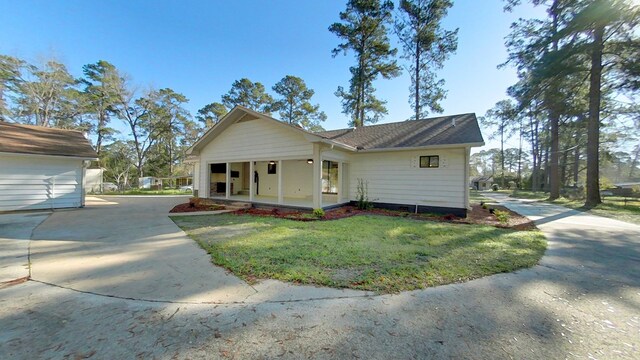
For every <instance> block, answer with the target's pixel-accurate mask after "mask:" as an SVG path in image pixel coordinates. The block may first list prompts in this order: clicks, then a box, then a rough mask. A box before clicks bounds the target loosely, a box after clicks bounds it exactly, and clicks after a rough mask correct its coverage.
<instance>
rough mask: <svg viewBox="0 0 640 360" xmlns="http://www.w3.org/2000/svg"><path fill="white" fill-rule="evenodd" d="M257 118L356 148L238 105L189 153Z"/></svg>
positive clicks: (312, 138) (310, 137)
mask: <svg viewBox="0 0 640 360" xmlns="http://www.w3.org/2000/svg"><path fill="white" fill-rule="evenodd" d="M255 119H262V120H265V121H269V122H271V123H272V124H276V125H277V126H282V127H285V128H287V129H289V130H291V131H295V132H298V133H300V134H302V135H304V136H305V138H306V139H307V140H309V141H311V142H324V143H328V144H331V145H335V146H338V147H341V148H344V149H347V150H352V151H354V150H355V148H354V147H352V146H350V145H346V144H343V143H339V142H335V141H332V140H330V139H327V138H325V137H323V136H321V135H319V134H317V133H312V132H310V131H307V130H304V129H303V128H301V127H298V126H294V125H291V124H288V123H286V122H283V121H280V120H278V119H274V118H272V117H271V116H268V115H265V114H263V113H259V112H257V111H254V110H251V109H249V108H246V107H244V106H240V105H236V106H235V107H234V108H233V109H231V111H229V112H228V113H227V114H226V115H225V116H223V117H222V119H220V121H218V123H217V124H215V125H214V126H212V127H211V128H210V129H209V130H207V132H205V133H204V135H202V136H201V137H200V139H198V141H196V142H195V144H193V145H192V146H191V147H190V148H189V149H188V150H187V155H191V154H194V153H195V154H197V152H198V151H200V150H201V149H202V148H203V147H205V146H206V145H207V144H208V143H210V142H211V141H212V140H213V139H214V138H215V137H217V136H218V135H220V134H221V133H222V132H223V131H224V130H226V129H227V128H228V127H229V126H231V125H232V124H234V123H236V122H238V121H241V120H255Z"/></svg>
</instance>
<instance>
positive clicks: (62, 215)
mask: <svg viewBox="0 0 640 360" xmlns="http://www.w3.org/2000/svg"><path fill="white" fill-rule="evenodd" d="M103 200H104V201H110V202H116V203H117V204H111V205H108V206H112V207H113V209H117V211H109V210H101V208H100V206H98V205H95V206H90V207H89V208H87V209H84V210H79V211H70V212H57V213H54V214H53V215H52V216H51V217H50V218H49V219H48V220H47V221H45V222H44V223H43V224H42V225H41V226H40V227H38V228H37V230H36V232H35V238H36V239H41V240H34V241H32V251H34V253H33V254H32V255H33V269H32V270H33V275H34V278H35V279H36V280H42V281H44V279H48V280H50V281H51V282H56V283H60V284H62V285H63V286H68V287H74V286H75V287H82V288H83V290H84V291H91V292H96V293H106V294H109V293H111V294H117V293H118V292H119V291H123V292H122V294H123V295H126V294H135V295H136V296H135V297H134V298H138V296H140V298H154V299H170V298H175V299H176V300H177V301H183V300H185V299H187V300H189V299H192V300H193V299H195V300H197V301H196V302H201V301H202V300H206V299H209V300H210V299H218V300H225V298H224V296H225V294H224V293H221V292H219V291H218V290H219V289H225V290H226V291H231V292H234V293H235V294H238V295H239V296H238V297H233V298H229V300H231V299H237V298H240V297H242V296H244V295H245V294H248V295H247V296H249V297H248V301H245V302H242V303H227V304H192V303H180V302H178V303H174V302H167V303H154V302H148V301H139V300H124V299H118V298H110V297H104V296H96V295H94V294H85V293H79V292H76V291H69V290H67V289H64V288H60V287H55V286H48V285H46V284H43V283H41V282H38V281H29V282H27V283H23V284H19V285H14V286H11V287H8V288H4V289H0V358H11V359H23V358H24V359H31V358H92V357H93V358H134V357H138V358H158V359H173V358H192V359H193V358H224V359H232V358H238V359H240V358H278V359H282V358H285V359H299V358H319V359H325V358H339V359H342V358H363V359H389V358H435V359H450V358H465V359H467V358H472V359H558V358H594V359H612V358H622V359H638V358H640V226H638V225H633V224H627V223H622V222H619V221H616V220H611V219H605V218H601V217H597V216H590V215H585V214H582V213H579V212H576V211H573V210H568V209H565V208H562V207H558V206H553V205H545V204H523V203H520V202H515V201H506V199H502V200H505V201H506V203H507V204H508V206H509V207H512V208H514V209H516V210H518V211H520V212H521V213H523V214H525V215H528V216H531V217H532V218H534V219H535V220H536V222H537V223H538V225H539V227H540V228H541V230H542V231H544V232H545V234H546V235H547V237H548V238H549V248H548V250H547V253H546V254H545V256H544V257H543V259H542V261H541V263H540V265H538V266H535V267H533V268H531V269H526V270H521V271H518V272H515V273H509V274H499V275H494V276H489V277H486V278H482V279H477V280H474V281H470V282H466V283H462V284H452V285H447V286H439V287H435V288H430V289H425V290H420V291H412V292H405V293H401V294H395V295H384V296H373V297H365V298H362V297H359V295H360V294H355V295H356V296H355V297H349V296H347V297H343V298H336V297H330V298H326V299H322V300H313V301H291V302H288V301H282V300H283V299H286V296H287V294H290V293H292V292H294V293H295V292H296V291H297V289H298V287H292V286H291V287H284V288H283V287H278V285H277V284H275V285H273V283H270V282H266V284H271V285H273V287H272V289H273V288H275V289H278V290H277V291H271V292H269V291H262V292H261V291H260V289H258V292H257V293H255V291H254V290H253V289H251V288H249V287H247V286H246V285H244V284H243V283H241V282H238V280H237V279H235V278H234V277H232V276H227V275H225V274H224V272H223V273H222V275H221V277H220V279H219V280H216V281H223V280H224V281H223V283H222V284H223V285H220V284H221V283H220V282H212V281H213V280H211V279H209V278H208V277H207V276H206V273H211V272H213V273H214V274H218V273H219V269H217V268H215V267H213V266H210V265H209V263H208V257H207V256H206V255H205V254H203V252H202V250H200V249H199V248H197V247H196V246H195V245H194V244H193V243H192V242H191V241H190V240H188V239H187V238H185V237H184V236H183V234H182V233H181V232H180V231H179V230H177V228H176V227H175V226H174V225H172V223H171V222H170V220H168V219H167V217H166V211H167V210H168V207H169V205H170V204H167V203H165V202H163V201H168V200H166V199H165V200H163V201H158V200H154V199H144V200H136V199H126V200H124V199H116V198H113V199H112V198H109V199H107V198H105V199H103ZM129 201H131V202H129ZM138 201H140V202H144V203H146V204H147V205H145V206H142V208H145V209H146V210H147V211H148V213H147V212H143V213H140V212H141V211H142V210H143V209H142V208H140V207H139V206H138V205H135V204H134V203H133V202H138ZM176 201H178V200H176ZM105 209H106V207H105ZM161 213H163V214H162V215H161ZM85 214H88V215H85ZM100 214H102V215H100ZM87 216H88V217H89V218H92V219H93V220H94V222H95V223H94V224H89V225H88V224H87V223H86V218H87ZM136 219H137V220H136ZM78 229H84V230H82V231H84V232H85V235H84V236H80V235H78V234H79V232H78ZM86 233H90V234H94V235H91V240H88V239H87V238H86ZM65 258H68V259H67V260H65ZM145 258H149V259H153V260H148V261H147V260H144V259H145ZM127 264H128V265H127ZM206 266H209V268H206V271H203V272H202V273H193V271H194V270H193V269H194V268H202V269H205V267H206ZM174 267H175V268H174ZM127 268H129V270H131V269H133V270H135V271H129V270H127ZM60 269H62V270H60ZM185 274H186V275H185ZM190 275H193V282H194V284H189V283H184V282H185V281H184V280H185V279H189V278H190V277H189V276H190ZM225 276H226V277H225ZM121 277H125V278H124V279H125V280H126V281H125V280H122V279H121V280H120V281H117V280H116V279H119V278H121ZM143 279H148V280H149V281H146V280H143ZM261 286H266V288H265V289H269V286H267V285H261ZM176 289H182V293H183V295H180V296H174V295H175V294H176V293H178V291H177V290H176ZM125 290H126V291H125ZM136 291H138V292H137V293H135V292H136ZM252 291H254V294H253V295H251V292H252ZM318 291H321V290H318ZM261 293H262V296H261V295H260V294H261ZM171 294H173V295H171ZM184 294H186V295H184ZM207 294H209V295H207ZM331 294H333V293H331ZM172 296H174V297H172ZM123 297H133V296H123ZM291 299H295V297H293V298H291Z"/></svg>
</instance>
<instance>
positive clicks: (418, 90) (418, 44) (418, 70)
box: [414, 41, 420, 120]
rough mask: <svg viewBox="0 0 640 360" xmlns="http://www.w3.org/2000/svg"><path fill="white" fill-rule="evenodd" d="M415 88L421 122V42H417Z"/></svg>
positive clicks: (417, 110) (417, 112)
mask: <svg viewBox="0 0 640 360" xmlns="http://www.w3.org/2000/svg"><path fill="white" fill-rule="evenodd" d="M415 77H416V78H415V80H414V81H415V87H416V94H415V96H416V100H415V101H416V104H415V105H416V120H420V42H419V41H416V73H415Z"/></svg>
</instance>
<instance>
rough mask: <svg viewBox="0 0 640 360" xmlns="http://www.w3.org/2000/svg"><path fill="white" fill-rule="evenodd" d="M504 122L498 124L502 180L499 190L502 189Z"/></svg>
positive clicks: (502, 179)
mask: <svg viewBox="0 0 640 360" xmlns="http://www.w3.org/2000/svg"><path fill="white" fill-rule="evenodd" d="M504 122H505V121H504V120H502V123H501V124H500V171H502V174H501V176H502V178H501V179H500V188H502V189H504Z"/></svg>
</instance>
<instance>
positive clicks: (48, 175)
mask: <svg viewBox="0 0 640 360" xmlns="http://www.w3.org/2000/svg"><path fill="white" fill-rule="evenodd" d="M83 172H84V168H83V166H82V160H77V159H63V158H54V157H46V156H11V155H0V211H13V210H30V209H52V208H71V207H80V206H82V205H83V204H82V196H83V194H82V177H83Z"/></svg>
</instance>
